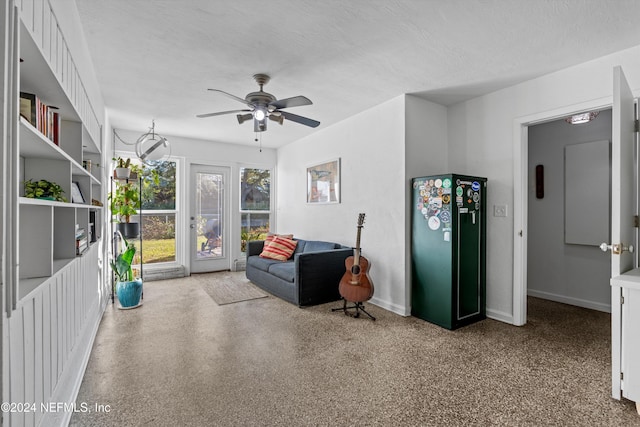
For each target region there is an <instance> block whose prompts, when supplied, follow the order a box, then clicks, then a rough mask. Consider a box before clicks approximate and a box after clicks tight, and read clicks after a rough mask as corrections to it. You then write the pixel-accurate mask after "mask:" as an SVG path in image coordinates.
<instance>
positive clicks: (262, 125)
mask: <svg viewBox="0 0 640 427" xmlns="http://www.w3.org/2000/svg"><path fill="white" fill-rule="evenodd" d="M265 130H267V121H266V120H265V119H263V120H254V121H253V131H254V132H256V133H258V132H264V131H265Z"/></svg>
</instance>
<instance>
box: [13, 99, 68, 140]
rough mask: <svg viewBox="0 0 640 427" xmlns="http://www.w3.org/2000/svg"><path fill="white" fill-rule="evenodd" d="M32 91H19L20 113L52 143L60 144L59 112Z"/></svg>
mask: <svg viewBox="0 0 640 427" xmlns="http://www.w3.org/2000/svg"><path fill="white" fill-rule="evenodd" d="M57 110H58V108H57V107H54V106H51V105H46V104H44V103H43V102H42V101H40V98H38V97H37V96H35V95H34V94H32V93H27V92H20V115H21V116H23V117H24V118H25V119H27V120H28V121H29V123H31V124H32V125H33V126H34V127H35V128H36V129H38V130H39V131H40V132H41V133H42V134H43V135H44V136H46V137H47V138H49V139H50V140H51V141H52V142H53V143H54V144H56V145H60V113H58V112H57Z"/></svg>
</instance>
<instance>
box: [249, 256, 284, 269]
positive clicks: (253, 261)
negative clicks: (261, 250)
mask: <svg viewBox="0 0 640 427" xmlns="http://www.w3.org/2000/svg"><path fill="white" fill-rule="evenodd" d="M280 262H281V261H276V260H275V259H269V258H261V257H259V256H250V257H248V258H247V266H251V267H254V268H256V269H258V270H262V271H266V272H268V271H269V267H271V266H272V265H273V264H280Z"/></svg>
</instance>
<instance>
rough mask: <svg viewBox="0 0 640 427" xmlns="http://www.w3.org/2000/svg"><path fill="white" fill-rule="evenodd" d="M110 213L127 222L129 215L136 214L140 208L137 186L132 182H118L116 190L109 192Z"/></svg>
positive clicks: (120, 220)
mask: <svg viewBox="0 0 640 427" xmlns="http://www.w3.org/2000/svg"><path fill="white" fill-rule="evenodd" d="M109 202H110V203H111V205H110V209H111V215H113V216H116V217H117V218H118V221H119V222H129V219H130V217H131V215H136V214H137V213H138V209H140V196H139V193H138V188H137V186H136V185H134V183H133V182H125V183H122V182H118V183H116V190H115V191H114V192H113V193H111V194H109Z"/></svg>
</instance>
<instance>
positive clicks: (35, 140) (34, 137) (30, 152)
mask: <svg viewBox="0 0 640 427" xmlns="http://www.w3.org/2000/svg"><path fill="white" fill-rule="evenodd" d="M20 156H21V157H28V158H36V159H50V160H65V161H68V162H70V163H71V173H72V174H73V175H80V176H87V177H89V178H90V179H91V181H92V182H94V183H96V184H101V183H100V180H99V179H97V178H96V177H94V176H93V175H91V174H90V173H89V171H87V170H86V169H85V168H83V167H82V165H80V164H79V163H78V162H76V161H75V160H74V159H73V158H72V157H71V156H70V155H69V154H67V153H66V152H65V151H64V150H63V149H62V148H60V147H59V146H57V145H55V144H54V143H53V142H51V140H50V139H49V138H47V137H46V136H44V135H43V134H42V133H41V132H40V131H39V130H38V129H36V128H35V127H33V125H31V123H29V121H28V120H27V119H25V118H24V117H20Z"/></svg>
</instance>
